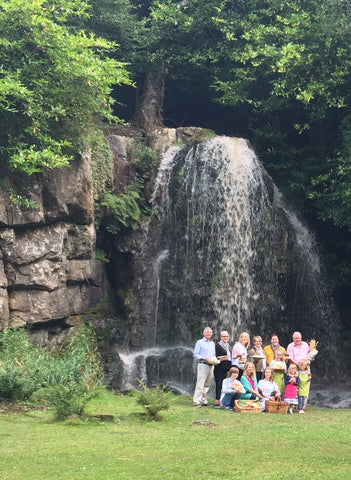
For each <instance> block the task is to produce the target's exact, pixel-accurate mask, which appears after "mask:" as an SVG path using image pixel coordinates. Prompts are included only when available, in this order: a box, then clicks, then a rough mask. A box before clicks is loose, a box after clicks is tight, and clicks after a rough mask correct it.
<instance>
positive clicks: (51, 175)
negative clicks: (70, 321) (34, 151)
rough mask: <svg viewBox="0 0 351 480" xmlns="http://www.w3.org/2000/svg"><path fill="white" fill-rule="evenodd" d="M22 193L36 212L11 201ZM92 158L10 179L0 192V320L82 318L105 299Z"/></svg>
mask: <svg viewBox="0 0 351 480" xmlns="http://www.w3.org/2000/svg"><path fill="white" fill-rule="evenodd" d="M11 192H16V193H17V194H18V193H20V194H21V195H22V196H23V198H27V199H29V200H30V201H31V202H34V203H35V204H36V205H37V208H24V207H22V206H19V205H18V204H16V203H14V202H13V201H12V200H11V198H10V197H12V198H13V199H14V200H15V201H18V199H17V198H16V197H13V195H12V193H11ZM93 221H94V209H93V195H92V186H91V166H90V158H89V156H87V155H85V156H83V157H82V158H81V159H80V160H79V161H76V162H74V163H73V164H72V165H71V167H70V168H63V169H59V170H54V171H47V172H45V173H42V174H37V175H33V176H31V177H28V176H27V175H22V174H19V173H13V174H9V175H8V182H7V186H6V191H4V190H3V189H0V321H1V327H2V328H3V327H5V326H7V325H11V326H24V325H27V324H30V325H33V324H44V323H47V322H51V321H54V320H60V319H65V318H67V317H69V316H72V315H80V314H83V313H85V312H87V311H88V310H89V309H90V308H91V307H93V306H95V305H96V304H97V303H98V302H99V301H100V299H101V297H102V296H103V293H104V291H103V290H104V272H103V264H102V263H101V262H100V261H99V260H97V259H96V258H95V228H94V223H93Z"/></svg>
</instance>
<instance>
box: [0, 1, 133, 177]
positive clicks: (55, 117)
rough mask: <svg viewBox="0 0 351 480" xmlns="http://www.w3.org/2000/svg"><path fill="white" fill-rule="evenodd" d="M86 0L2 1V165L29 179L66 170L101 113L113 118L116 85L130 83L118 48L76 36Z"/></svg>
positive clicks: (92, 36) (0, 13) (0, 21)
mask: <svg viewBox="0 0 351 480" xmlns="http://www.w3.org/2000/svg"><path fill="white" fill-rule="evenodd" d="M87 7H88V4H87V2H85V1H83V0H74V1H71V0H57V1H44V0H35V1H31V2H27V1H25V0H2V1H0V31H1V37H0V45H1V51H0V63H1V67H0V122H1V124H0V144H1V147H0V148H1V150H0V154H1V157H0V158H1V162H2V163H3V164H8V165H9V166H10V168H11V169H18V170H22V171H24V172H26V173H28V174H32V173H34V172H37V171H39V170H40V169H41V168H43V167H49V168H54V167H60V166H64V165H67V164H68V163H69V161H70V159H71V158H72V157H73V156H74V155H75V153H76V152H77V151H79V149H80V148H81V142H82V137H83V134H84V132H85V131H86V130H87V128H88V125H89V124H90V123H91V120H92V117H93V115H95V114H100V115H102V116H103V117H105V118H107V119H112V118H114V117H113V114H112V108H111V106H112V103H113V99H112V97H111V95H110V93H111V88H112V85H114V84H115V85H118V84H122V83H130V80H129V78H128V74H127V71H126V69H125V66H124V64H122V63H120V62H118V61H117V60H115V59H113V58H110V57H109V52H111V50H112V49H113V48H114V45H113V44H111V43H110V42H108V41H106V40H105V39H102V38H98V37H95V36H94V35H93V34H90V35H87V34H86V33H85V32H84V31H82V30H81V31H75V32H74V31H73V29H72V28H70V25H71V24H72V23H73V19H74V18H75V17H78V18H81V17H84V16H86V15H87Z"/></svg>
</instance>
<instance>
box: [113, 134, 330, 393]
mask: <svg viewBox="0 0 351 480" xmlns="http://www.w3.org/2000/svg"><path fill="white" fill-rule="evenodd" d="M151 204H152V215H151V217H150V218H149V219H148V220H147V221H145V223H144V225H143V226H142V228H141V229H140V231H138V232H134V233H133V234H132V235H131V236H130V237H129V238H127V239H126V238H125V239H124V241H123V244H122V242H121V243H120V245H119V246H118V248H119V251H120V252H121V253H120V255H126V253H127V252H128V254H129V255H130V259H129V268H130V271H131V272H132V274H131V275H130V277H129V278H128V281H125V282H123V281H121V282H120V283H119V284H118V285H117V286H118V288H119V289H121V290H123V292H124V298H125V299H127V300H125V302H124V312H125V332H124V334H122V335H120V338H123V339H124V342H120V343H121V345H120V350H119V351H120V352H123V351H124V352H127V353H124V354H123V353H122V354H121V358H122V356H123V358H122V359H123V362H124V364H125V365H127V364H128V363H130V362H132V363H133V362H134V365H137V364H138V365H139V367H138V368H137V370H136V371H133V373H132V374H130V375H129V378H128V379H127V380H126V378H125V382H127V383H128V384H129V383H131V384H133V377H134V378H142V379H143V380H144V381H147V382H148V383H150V382H151V383H152V382H156V381H162V382H165V381H170V382H171V384H174V385H177V386H178V387H179V389H181V390H188V391H190V390H191V389H192V385H193V381H194V364H193V359H192V355H191V349H192V348H193V345H194V342H195V340H197V339H198V338H200V337H201V332H202V329H203V327H204V326H206V325H210V326H211V327H212V328H213V330H214V333H215V335H214V339H217V338H218V337H219V332H220V330H222V329H226V330H228V331H229V333H230V336H231V339H232V341H234V340H236V339H237V337H238V334H239V333H240V332H241V331H243V330H247V331H249V332H250V334H252V335H254V334H260V335H261V336H262V337H264V339H265V340H268V338H269V336H270V334H271V333H273V332H276V333H278V334H279V336H280V338H281V341H282V344H285V345H286V344H287V343H290V341H291V334H292V332H293V331H294V330H301V331H302V333H303V337H304V338H305V339H306V340H307V339H309V338H312V337H314V338H317V339H318V340H320V342H321V346H324V347H325V346H326V344H327V341H328V338H330V337H328V329H330V326H332V328H334V330H335V332H337V322H336V321H335V318H334V316H333V315H334V314H333V310H332V307H331V303H330V301H329V299H328V295H327V290H326V289H325V287H323V288H322V285H323V282H322V280H321V270H322V269H321V267H320V265H319V267H318V262H317V259H318V257H317V256H316V254H315V252H314V247H315V245H314V243H313V242H310V243H309V244H308V242H306V240H304V239H303V236H304V235H305V238H308V235H307V229H306V228H305V227H303V225H302V224H301V222H298V221H297V217H296V216H294V215H293V214H292V213H291V212H290V211H289V210H288V208H287V207H285V206H284V205H283V203H282V200H281V199H280V196H279V194H278V193H277V192H276V191H275V188H274V185H273V182H272V180H271V179H270V177H269V176H268V175H267V173H266V172H265V170H264V169H263V167H262V166H261V164H260V163H259V161H258V160H257V158H256V156H255V154H254V152H253V151H252V149H251V148H250V146H249V145H248V143H247V142H246V141H245V140H243V139H238V138H228V137H215V138H213V139H208V140H205V141H202V142H200V143H198V144H194V145H190V146H188V145H184V146H183V147H180V148H171V149H169V150H168V151H167V152H166V154H165V155H164V156H163V159H162V163H161V166H160V169H159V173H158V176H157V178H156V180H155V185H154V191H153V194H152V198H151ZM309 238H310V237H309ZM307 252H308V253H307ZM312 252H313V254H312ZM312 259H313V262H315V264H314V265H315V266H312V263H311V262H312ZM307 265H309V266H308V267H306V266H307ZM317 292H318V293H317ZM149 349H152V350H151V351H150V350H149ZM140 351H144V353H140ZM135 352H139V353H137V354H136V353H135ZM131 359H134V360H136V359H138V360H137V361H134V360H131ZM141 359H142V360H141ZM125 371H127V368H125ZM129 371H131V370H130V369H129ZM125 377H128V375H125ZM134 384H135V382H134Z"/></svg>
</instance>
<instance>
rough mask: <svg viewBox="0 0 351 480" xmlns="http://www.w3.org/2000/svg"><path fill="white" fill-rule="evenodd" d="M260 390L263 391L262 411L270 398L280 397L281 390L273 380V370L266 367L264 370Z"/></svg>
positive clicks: (259, 384) (259, 383)
mask: <svg viewBox="0 0 351 480" xmlns="http://www.w3.org/2000/svg"><path fill="white" fill-rule="evenodd" d="M258 391H259V392H260V393H261V395H262V397H261V398H260V402H261V407H262V412H264V410H265V405H266V402H268V400H275V399H280V391H279V388H278V385H277V384H276V383H275V382H274V381H273V370H272V369H271V368H269V367H266V368H265V369H264V372H263V379H262V380H260V381H259V382H258Z"/></svg>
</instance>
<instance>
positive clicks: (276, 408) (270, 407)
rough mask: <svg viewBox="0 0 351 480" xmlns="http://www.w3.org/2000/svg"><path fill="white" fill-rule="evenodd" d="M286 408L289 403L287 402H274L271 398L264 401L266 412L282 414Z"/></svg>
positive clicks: (285, 411)
mask: <svg viewBox="0 0 351 480" xmlns="http://www.w3.org/2000/svg"><path fill="white" fill-rule="evenodd" d="M288 408H289V404H288V403H287V402H279V401H278V402H275V401H272V400H269V401H268V402H266V406H265V409H266V412H267V413H281V414H283V415H284V414H286V413H288Z"/></svg>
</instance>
